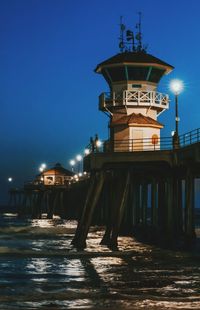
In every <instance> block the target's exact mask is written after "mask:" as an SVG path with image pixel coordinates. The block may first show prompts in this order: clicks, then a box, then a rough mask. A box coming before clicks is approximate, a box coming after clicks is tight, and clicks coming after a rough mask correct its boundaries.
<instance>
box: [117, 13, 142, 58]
mask: <svg viewBox="0 0 200 310" xmlns="http://www.w3.org/2000/svg"><path fill="white" fill-rule="evenodd" d="M138 15H139V21H138V23H137V24H136V29H137V30H138V31H137V33H136V35H135V36H134V33H133V31H132V30H130V29H127V30H126V26H125V25H124V23H123V22H122V16H121V17H120V37H119V48H120V52H121V53H123V52H124V51H125V52H127V51H129V52H130V51H132V52H146V48H147V47H144V46H143V45H142V31H141V28H142V27H141V19H142V13H141V12H139V13H138ZM125 30H126V32H125ZM135 39H136V40H137V45H135Z"/></svg>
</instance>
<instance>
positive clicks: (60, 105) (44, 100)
mask: <svg viewBox="0 0 200 310" xmlns="http://www.w3.org/2000/svg"><path fill="white" fill-rule="evenodd" d="M139 11H141V12H142V14H143V20H142V32H143V42H144V43H145V44H148V50H147V51H148V53H150V54H152V55H154V56H156V57H158V58H160V59H162V60H164V61H166V62H168V63H169V64H171V65H173V66H174V67H175V69H174V71H173V73H171V74H170V75H168V76H166V77H164V78H163V80H162V82H161V83H160V87H159V91H161V92H163V93H170V92H169V87H168V85H169V82H170V80H171V79H172V78H180V79H182V80H183V81H184V84H185V89H184V92H183V93H182V94H181V95H180V97H179V111H180V119H181V121H180V133H184V132H187V131H190V130H192V129H195V128H198V127H200V116H199V111H200V109H199V104H200V102H199V99H198V97H199V84H200V78H199V70H200V1H199V0H190V1H189V0H176V1H175V0H173V1H172V0H166V1H165V0H162V1H160V0H151V1H149V0H135V1H133V0H132V1H131V0H130V1H129V0H124V1H116V0H84V1H82V0H78V1H75V0H1V1H0V106H1V122H0V156H1V161H0V190H1V192H0V203H5V202H6V196H5V193H6V192H7V190H8V188H9V186H11V184H8V181H7V179H8V177H10V176H12V177H13V179H14V181H13V184H12V186H21V185H22V184H23V182H24V181H29V180H31V179H33V177H34V176H35V175H36V174H37V173H38V168H39V166H40V164H41V163H43V162H45V163H47V164H48V166H49V167H50V166H52V165H54V164H55V163H56V162H60V163H61V164H63V166H65V167H66V168H69V160H70V159H73V158H74V157H75V155H77V154H78V153H82V152H83V150H84V147H85V146H86V145H87V143H88V142H89V138H90V136H93V135H95V133H98V135H99V137H100V138H101V139H106V138H107V136H108V128H107V122H108V118H107V117H106V115H105V114H103V113H102V112H100V111H98V96H99V94H100V93H101V92H104V91H108V86H107V84H106V82H105V81H104V79H103V77H101V76H100V75H98V74H95V73H94V69H95V67H96V65H97V64H98V63H100V62H102V61H103V60H105V59H107V58H109V57H111V56H113V55H114V54H116V53H118V52H119V48H118V37H119V20H120V16H121V15H122V16H123V17H124V23H125V24H126V26H127V28H131V29H132V30H133V31H135V24H136V23H137V21H138V14H137V13H138V12H139ZM159 121H160V122H161V123H163V124H164V125H165V128H164V129H163V131H162V136H170V135H171V131H172V130H173V129H174V100H173V96H172V95H171V109H170V110H169V111H167V112H165V113H163V114H162V115H161V116H160V118H159Z"/></svg>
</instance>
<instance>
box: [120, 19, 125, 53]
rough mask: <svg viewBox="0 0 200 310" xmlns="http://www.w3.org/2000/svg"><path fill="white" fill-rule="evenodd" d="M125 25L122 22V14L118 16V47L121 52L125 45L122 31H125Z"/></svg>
mask: <svg viewBox="0 0 200 310" xmlns="http://www.w3.org/2000/svg"><path fill="white" fill-rule="evenodd" d="M125 29H126V27H125V25H124V24H123V23H122V16H120V37H119V48H120V52H121V53H123V51H124V48H125V45H124V31H125Z"/></svg>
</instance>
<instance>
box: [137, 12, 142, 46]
mask: <svg viewBox="0 0 200 310" xmlns="http://www.w3.org/2000/svg"><path fill="white" fill-rule="evenodd" d="M138 15H139V22H138V23H137V24H136V28H137V29H138V33H137V34H136V39H137V40H138V46H137V50H138V51H140V52H141V50H142V30H141V28H142V27H141V20H142V13H141V12H138Z"/></svg>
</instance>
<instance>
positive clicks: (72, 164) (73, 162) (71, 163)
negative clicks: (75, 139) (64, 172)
mask: <svg viewBox="0 0 200 310" xmlns="http://www.w3.org/2000/svg"><path fill="white" fill-rule="evenodd" d="M69 163H70V166H71V167H72V172H74V165H75V160H73V159H72V160H70V162H69Z"/></svg>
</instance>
